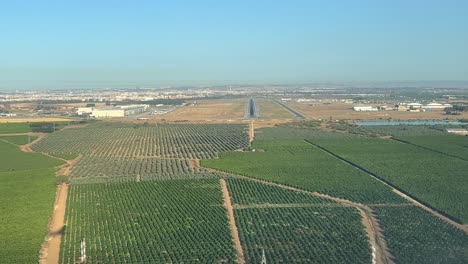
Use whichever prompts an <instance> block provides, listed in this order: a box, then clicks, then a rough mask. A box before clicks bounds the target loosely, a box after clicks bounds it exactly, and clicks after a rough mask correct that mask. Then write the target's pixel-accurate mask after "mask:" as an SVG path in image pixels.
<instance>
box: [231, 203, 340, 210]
mask: <svg viewBox="0 0 468 264" xmlns="http://www.w3.org/2000/svg"><path fill="white" fill-rule="evenodd" d="M310 207H347V205H343V204H336V203H318V204H310V203H306V204H234V205H233V208H234V209H263V208H310Z"/></svg>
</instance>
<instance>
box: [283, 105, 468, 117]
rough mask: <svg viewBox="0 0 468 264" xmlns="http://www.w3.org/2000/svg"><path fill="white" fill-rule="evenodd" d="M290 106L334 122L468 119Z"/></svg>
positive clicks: (438, 112) (434, 113) (440, 114)
mask: <svg viewBox="0 0 468 264" xmlns="http://www.w3.org/2000/svg"><path fill="white" fill-rule="evenodd" d="M288 106H290V107H291V108H294V109H296V110H297V111H299V112H301V113H302V114H303V115H305V116H306V117H308V118H310V119H324V120H328V119H330V118H331V119H333V120H349V119H352V120H379V119H396V120H418V119H420V120H432V119H446V118H448V119H460V118H468V113H467V112H464V113H463V114H462V115H445V112H444V111H443V110H433V111H431V112H419V113H412V112H398V111H376V112H357V111H354V110H353V109H352V108H353V106H354V104H345V103H335V104H323V105H315V106H312V105H309V104H305V103H289V104H288Z"/></svg>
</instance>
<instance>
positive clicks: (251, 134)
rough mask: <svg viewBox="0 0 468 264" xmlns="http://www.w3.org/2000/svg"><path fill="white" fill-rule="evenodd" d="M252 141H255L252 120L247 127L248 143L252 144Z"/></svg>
mask: <svg viewBox="0 0 468 264" xmlns="http://www.w3.org/2000/svg"><path fill="white" fill-rule="evenodd" d="M254 139H255V127H254V122H253V120H252V121H250V125H249V143H250V144H252V142H253V141H254Z"/></svg>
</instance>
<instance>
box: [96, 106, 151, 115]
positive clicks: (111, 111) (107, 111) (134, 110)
mask: <svg viewBox="0 0 468 264" xmlns="http://www.w3.org/2000/svg"><path fill="white" fill-rule="evenodd" d="M148 107H149V105H122V106H117V107H105V108H96V109H93V111H92V113H91V117H94V118H110V117H124V116H129V115H136V114H141V113H144V112H145V111H146V110H147V109H148Z"/></svg>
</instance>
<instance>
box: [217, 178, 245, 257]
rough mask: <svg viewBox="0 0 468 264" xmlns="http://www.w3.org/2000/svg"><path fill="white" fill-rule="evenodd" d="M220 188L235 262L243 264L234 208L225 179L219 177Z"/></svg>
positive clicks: (242, 252)
mask: <svg viewBox="0 0 468 264" xmlns="http://www.w3.org/2000/svg"><path fill="white" fill-rule="evenodd" d="M220 183H221V189H222V191H223V198H224V205H225V207H226V209H227V211H228V216H229V223H230V226H231V232H232V236H233V239H234V245H235V248H236V253H237V262H238V263H239V264H245V257H244V251H243V250H242V245H241V242H240V238H239V232H238V230H237V226H236V220H235V218H234V217H235V216H234V210H233V207H232V204H231V196H230V195H229V190H228V188H227V185H226V180H224V179H220Z"/></svg>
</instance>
